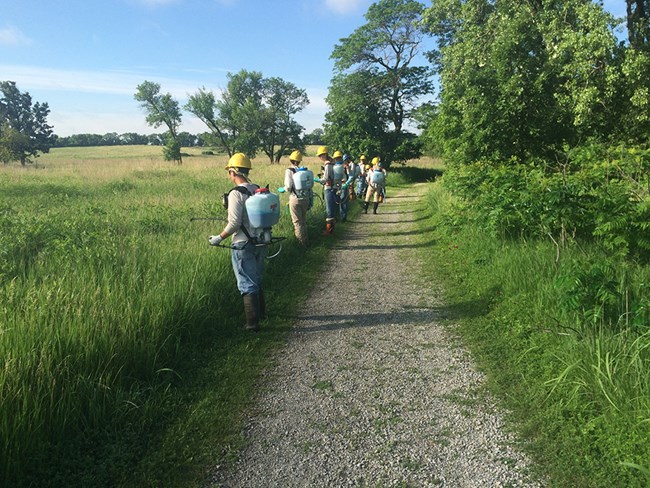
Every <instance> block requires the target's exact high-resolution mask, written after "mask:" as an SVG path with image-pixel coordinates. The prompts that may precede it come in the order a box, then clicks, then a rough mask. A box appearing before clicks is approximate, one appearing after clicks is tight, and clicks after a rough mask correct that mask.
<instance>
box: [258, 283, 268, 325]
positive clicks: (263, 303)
mask: <svg viewBox="0 0 650 488" xmlns="http://www.w3.org/2000/svg"><path fill="white" fill-rule="evenodd" d="M259 302H260V311H259V316H260V320H265V319H266V318H267V315H266V300H265V299H264V290H262V288H260V295H259Z"/></svg>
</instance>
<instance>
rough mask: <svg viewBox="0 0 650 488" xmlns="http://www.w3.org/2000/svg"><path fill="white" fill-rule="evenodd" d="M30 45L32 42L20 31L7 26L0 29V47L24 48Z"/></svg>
mask: <svg viewBox="0 0 650 488" xmlns="http://www.w3.org/2000/svg"><path fill="white" fill-rule="evenodd" d="M31 43H32V40H31V39H30V38H29V37H27V36H26V35H25V34H23V33H22V32H21V31H20V29H18V28H16V27H13V26H7V27H3V28H2V29H0V45H5V46H20V45H23V46H26V45H29V44H31Z"/></svg>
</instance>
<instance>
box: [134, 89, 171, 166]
mask: <svg viewBox="0 0 650 488" xmlns="http://www.w3.org/2000/svg"><path fill="white" fill-rule="evenodd" d="M134 98H135V99H136V100H137V101H138V102H140V106H141V107H142V108H143V109H144V111H145V112H146V113H147V119H146V120H147V123H148V124H149V125H150V126H152V127H154V128H158V127H160V126H161V125H163V124H164V125H165V126H167V129H168V134H167V137H166V143H165V149H164V150H163V154H164V155H165V159H167V160H168V161H172V160H173V161H178V163H179V164H183V158H182V157H181V151H180V144H179V143H178V141H177V136H178V128H179V127H180V125H181V110H180V107H179V105H178V102H177V101H176V100H174V99H173V98H172V96H171V94H170V93H166V94H164V95H161V94H160V85H159V84H158V83H154V82H152V81H144V82H143V83H141V84H140V85H138V86H137V91H136V93H135V95H134Z"/></svg>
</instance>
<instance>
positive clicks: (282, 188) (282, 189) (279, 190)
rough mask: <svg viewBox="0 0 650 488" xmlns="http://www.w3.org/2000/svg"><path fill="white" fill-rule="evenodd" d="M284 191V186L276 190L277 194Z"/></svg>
mask: <svg viewBox="0 0 650 488" xmlns="http://www.w3.org/2000/svg"><path fill="white" fill-rule="evenodd" d="M285 191H287V190H285V189H284V186H281V187H279V188H278V193H284V192H285Z"/></svg>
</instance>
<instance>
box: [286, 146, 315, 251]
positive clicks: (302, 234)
mask: <svg viewBox="0 0 650 488" xmlns="http://www.w3.org/2000/svg"><path fill="white" fill-rule="evenodd" d="M289 162H290V166H289V167H288V168H287V170H286V171H285V172H284V189H283V191H285V192H287V193H289V212H290V213H291V220H292V221H293V230H294V234H295V236H296V239H298V242H300V244H302V245H303V246H307V244H308V242H309V236H308V233H307V212H308V211H309V209H310V208H311V205H312V201H313V191H312V189H311V187H312V186H313V185H314V173H312V172H311V171H309V170H306V168H301V167H300V164H301V163H302V153H301V152H300V151H293V152H292V153H291V154H290V155H289ZM303 171H304V172H305V175H304V176H305V178H301V176H303V175H302V174H301V173H302V172H303ZM307 180H309V181H307ZM296 182H297V183H298V185H299V186H300V188H296ZM307 186H308V187H309V188H303V187H307Z"/></svg>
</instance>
